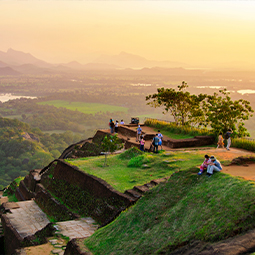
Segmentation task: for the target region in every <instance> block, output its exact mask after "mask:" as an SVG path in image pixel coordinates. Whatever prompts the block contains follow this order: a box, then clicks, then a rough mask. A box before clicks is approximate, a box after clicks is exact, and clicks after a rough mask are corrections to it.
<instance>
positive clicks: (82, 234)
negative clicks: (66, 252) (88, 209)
mask: <svg viewBox="0 0 255 255" xmlns="http://www.w3.org/2000/svg"><path fill="white" fill-rule="evenodd" d="M55 227H56V229H57V231H56V234H57V235H63V236H66V237H69V238H70V240H71V239H73V238H86V237H89V236H91V235H92V234H93V233H94V232H95V231H96V229H97V228H98V225H97V224H96V223H95V221H94V220H93V219H92V218H90V217H88V218H81V219H79V220H70V221H62V222H57V223H56V224H55Z"/></svg>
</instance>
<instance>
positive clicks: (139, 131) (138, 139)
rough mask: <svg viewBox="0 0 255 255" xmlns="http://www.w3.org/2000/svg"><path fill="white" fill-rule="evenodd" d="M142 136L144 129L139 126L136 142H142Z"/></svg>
mask: <svg viewBox="0 0 255 255" xmlns="http://www.w3.org/2000/svg"><path fill="white" fill-rule="evenodd" d="M141 134H142V128H141V126H140V125H138V128H137V135H136V141H137V142H138V141H140V136H141Z"/></svg>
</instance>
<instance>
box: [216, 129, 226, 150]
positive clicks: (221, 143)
mask: <svg viewBox="0 0 255 255" xmlns="http://www.w3.org/2000/svg"><path fill="white" fill-rule="evenodd" d="M217 144H218V146H217V148H216V149H218V148H224V139H223V136H222V133H220V134H219V138H218V143H217Z"/></svg>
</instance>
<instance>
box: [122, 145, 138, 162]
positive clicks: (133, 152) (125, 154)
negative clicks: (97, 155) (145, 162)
mask: <svg viewBox="0 0 255 255" xmlns="http://www.w3.org/2000/svg"><path fill="white" fill-rule="evenodd" d="M138 155H143V152H142V151H141V150H139V149H138V148H137V147H132V148H130V149H128V150H126V151H124V152H123V153H121V154H119V158H120V159H131V158H133V157H136V156H138Z"/></svg>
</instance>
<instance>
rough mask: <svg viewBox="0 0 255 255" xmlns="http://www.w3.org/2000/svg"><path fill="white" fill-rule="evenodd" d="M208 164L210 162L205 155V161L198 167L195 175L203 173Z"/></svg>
mask: <svg viewBox="0 0 255 255" xmlns="http://www.w3.org/2000/svg"><path fill="white" fill-rule="evenodd" d="M210 162H211V160H210V157H209V156H208V155H205V160H204V162H203V164H202V165H201V166H200V168H199V172H198V173H197V174H198V175H201V174H202V173H203V172H204V170H206V169H207V167H208V165H209V163H210Z"/></svg>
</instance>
